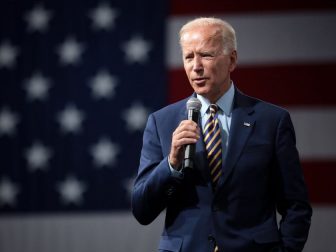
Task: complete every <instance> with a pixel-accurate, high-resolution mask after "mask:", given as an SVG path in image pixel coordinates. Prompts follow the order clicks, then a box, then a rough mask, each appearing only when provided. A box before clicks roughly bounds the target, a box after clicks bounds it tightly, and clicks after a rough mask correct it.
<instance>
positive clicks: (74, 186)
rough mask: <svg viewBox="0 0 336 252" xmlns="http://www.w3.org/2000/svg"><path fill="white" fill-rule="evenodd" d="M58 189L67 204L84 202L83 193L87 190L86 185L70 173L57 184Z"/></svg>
mask: <svg viewBox="0 0 336 252" xmlns="http://www.w3.org/2000/svg"><path fill="white" fill-rule="evenodd" d="M57 190H58V192H59V193H60V196H61V200H62V202H63V203H64V204H65V205H69V204H75V205H80V204H81V203H82V202H83V193H84V192H85V191H86V185H85V183H83V182H81V181H79V180H78V179H77V178H75V177H74V176H71V175H69V176H67V178H66V179H65V180H64V181H63V182H60V183H59V184H58V185H57Z"/></svg>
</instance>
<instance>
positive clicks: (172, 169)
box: [167, 157, 183, 179]
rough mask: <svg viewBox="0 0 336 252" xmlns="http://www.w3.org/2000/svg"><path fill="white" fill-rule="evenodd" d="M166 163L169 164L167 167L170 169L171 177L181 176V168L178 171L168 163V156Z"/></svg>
mask: <svg viewBox="0 0 336 252" xmlns="http://www.w3.org/2000/svg"><path fill="white" fill-rule="evenodd" d="M167 160H168V165H169V169H170V171H171V175H172V176H173V177H175V178H180V179H181V178H183V172H182V170H180V171H178V170H175V169H174V168H173V167H172V166H171V164H170V162H169V157H168V159H167Z"/></svg>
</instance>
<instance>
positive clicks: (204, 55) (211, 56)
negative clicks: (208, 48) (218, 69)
mask: <svg viewBox="0 0 336 252" xmlns="http://www.w3.org/2000/svg"><path fill="white" fill-rule="evenodd" d="M201 56H202V58H213V57H214V55H213V54H212V53H208V52H205V53H202V54H201Z"/></svg>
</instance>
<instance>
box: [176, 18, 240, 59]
mask: <svg viewBox="0 0 336 252" xmlns="http://www.w3.org/2000/svg"><path fill="white" fill-rule="evenodd" d="M209 26H212V27H214V28H217V29H215V31H214V35H213V36H214V37H215V36H217V35H219V34H220V35H221V38H222V45H223V50H224V53H225V54H230V53H231V52H232V51H233V50H237V39H236V32H235V30H234V29H233V27H232V26H231V25H230V24H229V23H228V22H226V21H224V20H222V19H219V18H213V17H201V18H196V19H193V20H191V21H189V22H188V23H186V24H185V25H183V26H182V28H181V30H180V33H179V34H180V44H181V38H182V35H183V34H184V33H185V32H186V31H188V30H190V29H192V28H195V27H209Z"/></svg>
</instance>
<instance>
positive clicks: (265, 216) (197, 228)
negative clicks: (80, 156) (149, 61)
mask: <svg viewBox="0 0 336 252" xmlns="http://www.w3.org/2000/svg"><path fill="white" fill-rule="evenodd" d="M180 44H181V48H182V54H183V63H184V68H185V71H186V74H187V76H188V79H189V82H190V84H191V86H192V88H193V89H194V91H195V93H194V95H193V96H194V97H197V98H198V99H199V100H200V101H201V104H202V107H201V110H200V120H199V124H197V123H195V122H193V121H192V120H186V119H187V111H186V102H187V100H188V99H185V100H182V101H180V102H177V103H175V104H172V105H169V106H167V107H165V108H163V109H161V110H159V111H157V112H155V113H153V114H151V115H150V116H149V118H148V122H147V126H146V129H145V132H144V138H143V148H142V152H141V159H140V167H139V171H138V176H137V178H136V181H135V184H134V190H133V197H132V210H133V214H134V216H135V217H136V219H137V220H138V221H139V222H140V223H142V224H149V223H151V222H152V221H153V220H154V219H155V218H156V217H157V216H158V215H159V214H160V212H162V211H163V210H164V209H166V219H165V227H164V231H163V234H162V236H161V240H160V243H159V251H175V252H178V251H183V252H207V251H209V252H213V251H219V252H266V251H267V252H269V251H289V252H299V251H302V249H303V246H304V244H305V242H306V239H307V236H308V231H309V227H310V218H311V214H312V210H311V207H310V205H309V202H308V197H307V190H306V186H305V183H304V179H303V175H302V172H301V168H300V163H299V157H298V152H297V149H296V146H295V134H294V129H293V125H292V122H291V119H290V116H289V114H288V112H287V111H285V110H284V109H281V108H279V107H276V106H274V105H271V104H268V103H266V102H263V101H260V100H258V99H255V98H251V97H248V96H246V95H244V94H242V93H241V92H240V91H239V90H238V89H237V88H236V87H235V86H234V84H233V82H232V81H231V78H230V73H231V72H232V71H233V70H234V69H235V67H236V63H237V52H236V38H235V32H234V30H233V28H232V27H231V25H229V24H228V23H226V22H224V21H222V20H219V19H215V18H198V19H195V20H193V21H191V22H189V23H187V24H186V25H184V26H183V27H182V29H181V31H180ZM198 125H199V126H198ZM188 144H196V153H195V157H194V163H195V167H194V168H192V169H190V168H183V165H182V164H183V158H184V147H185V146H186V145H188ZM276 211H278V212H279V214H280V216H281V221H280V225H279V227H278V225H277V220H276Z"/></svg>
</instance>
